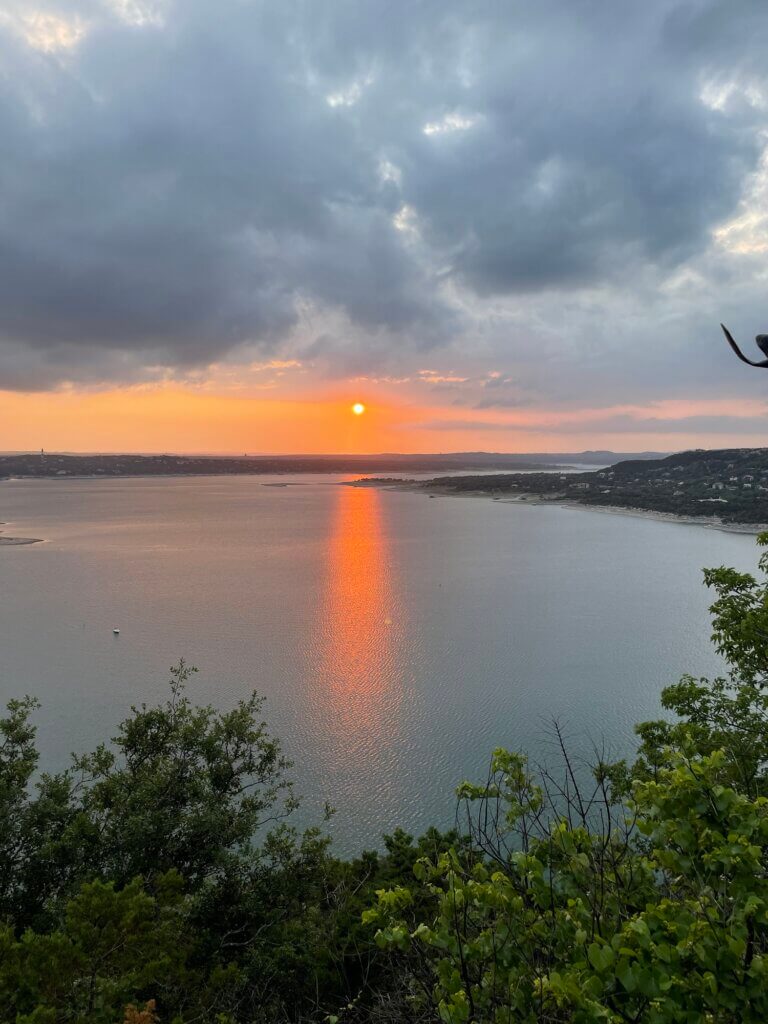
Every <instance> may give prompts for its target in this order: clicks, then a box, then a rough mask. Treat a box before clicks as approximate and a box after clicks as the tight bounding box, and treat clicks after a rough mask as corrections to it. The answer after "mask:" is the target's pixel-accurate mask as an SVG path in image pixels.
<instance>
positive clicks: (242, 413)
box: [0, 384, 767, 454]
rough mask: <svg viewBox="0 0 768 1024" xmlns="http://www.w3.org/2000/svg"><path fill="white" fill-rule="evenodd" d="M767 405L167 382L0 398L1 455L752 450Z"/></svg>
mask: <svg viewBox="0 0 768 1024" xmlns="http://www.w3.org/2000/svg"><path fill="white" fill-rule="evenodd" d="M360 407H362V411H358V410H359V409H360ZM766 408H767V405H766V401H765V399H763V398H762V397H753V398H747V399H743V400H741V401H738V402H736V401H733V400H731V399H716V400H702V399H700V400H695V401H692V400H668V401H660V402H655V403H653V404H650V405H641V404H613V403H611V404H608V405H604V406H588V407H582V408H574V407H560V408H558V407H549V408H544V407H536V408H527V407H525V408H520V409H512V410H507V409H500V410H471V411H469V412H467V411H464V410H457V408H456V406H455V405H451V404H448V403H447V402H445V401H444V400H443V401H441V400H440V394H439V393H437V394H436V393H435V392H434V391H428V390H422V391H419V390H418V389H417V388H415V387H411V388H400V389H397V388H396V387H393V386H389V387H386V386H381V387H380V388H379V390H378V393H377V395H376V400H375V402H374V401H371V402H367V403H365V404H363V403H362V402H359V401H354V400H353V401H350V400H349V399H348V398H346V397H345V396H344V395H343V394H338V393H335V394H334V393H332V392H329V391H328V389H326V388H322V387H317V388H315V389H312V388H309V387H307V388H305V389H304V391H303V392H301V393H299V394H297V395H290V394H282V395H278V394H276V395H274V396H272V395H270V396H269V397H265V396H261V395H252V396H248V395H242V394H238V393H237V392H233V391H232V390H231V389H230V390H229V391H225V390H223V389H222V390H220V391H218V392H217V390H216V389H215V388H211V389H208V388H207V387H206V388H203V387H195V388H190V387H188V386H186V387H184V386H176V385H171V384H168V385H151V386H149V385H144V386H140V387H131V388H122V389H107V390H93V391H85V392H83V391H79V390H77V389H74V388H72V389H67V390H60V391H55V392H52V393H42V392H37V393H35V392H32V393H23V392H0V432H1V434H2V439H3V441H2V447H3V449H4V450H5V451H24V450H31V451H36V450H37V451H39V450H40V448H45V449H46V450H59V451H70V452H94V451H101V452H110V451H114V452H165V451H183V452H206V453H212V454H216V453H221V454H231V453H243V452H248V453H251V454H255V453H288V452H307V453H323V452H339V453H350V454H364V453H366V452H377V451H400V452H435V451H475V450H485V451H500V452H515V451H519V452H531V451H543V452H546V451H579V450H582V449H587V448H603V447H606V448H613V449H614V450H616V451H627V450H630V451H631V450H643V449H651V450H657V451H673V450H680V449H681V448H685V447H690V448H692V447H699V446H701V445H702V443H707V442H708V443H710V444H713V445H714V444H717V445H719V446H720V447H739V446H744V445H759V444H761V443H763V440H764V435H763V434H762V432H761V429H760V425H759V424H760V421H761V419H762V418H764V417H765V416H766ZM718 420H720V421H722V422H723V423H724V424H727V427H726V428H725V429H723V430H722V431H721V432H719V433H714V432H713V426H714V424H716V422H717V421H718ZM702 425H704V426H705V427H706V433H705V434H702ZM742 425H743V426H742Z"/></svg>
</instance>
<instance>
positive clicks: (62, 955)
mask: <svg viewBox="0 0 768 1024" xmlns="http://www.w3.org/2000/svg"><path fill="white" fill-rule="evenodd" d="M758 540H759V544H760V545H761V546H762V547H763V548H765V547H767V546H768V534H762V535H760V537H759V538H758ZM759 566H760V573H761V575H760V576H758V577H755V576H753V575H751V574H745V573H740V572H737V571H736V570H734V569H730V568H725V567H720V568H716V569H708V570H705V573H704V578H705V583H706V585H707V586H708V587H710V588H711V589H712V591H713V593H714V596H715V600H714V604H713V605H712V609H711V610H712V616H713V642H714V644H715V647H716V648H717V650H718V651H719V652H720V653H721V654H722V656H723V657H724V659H725V663H726V664H727V667H728V674H727V676H725V677H723V678H719V679H715V680H711V681H710V680H706V679H694V678H691V677H685V678H683V679H682V680H681V681H680V682H678V683H676V684H674V685H671V686H669V687H668V688H667V689H666V690H665V691H664V692H663V694H662V698H661V704H662V709H663V717H661V718H660V719H659V720H658V721H653V722H645V723H642V724H640V725H638V726H637V728H636V732H637V741H638V746H637V755H636V757H635V759H634V760H633V761H632V762H624V761H621V762H610V763H608V762H605V761H603V760H602V759H601V758H600V757H599V755H595V756H593V757H592V758H591V759H589V764H587V762H586V761H585V760H584V758H583V756H582V755H583V754H584V752H583V751H575V750H571V749H569V748H568V746H567V744H566V743H564V742H561V743H560V745H559V750H560V753H559V757H558V758H557V761H556V763H555V764H549V765H548V766H539V765H536V764H534V763H532V762H531V761H529V760H528V759H527V758H526V757H525V755H524V754H523V753H521V752H512V751H506V750H497V751H495V752H494V753H493V755H492V758H491V764H490V770H489V773H488V776H487V778H486V779H485V780H484V781H482V782H481V783H480V784H475V783H464V784H462V785H461V786H460V787H459V790H458V814H457V818H456V828H455V829H454V830H452V831H448V832H440V831H437V830H435V829H432V830H430V831H428V832H427V833H426V834H425V835H424V836H422V837H420V838H418V839H414V838H412V837H410V836H408V835H405V834H404V833H403V832H395V833H394V834H393V835H391V836H388V837H386V838H385V840H384V849H383V851H382V852H373V851H367V852H364V851H360V854H359V856H357V857H356V858H354V859H351V860H342V859H340V858H338V857H336V856H335V855H334V851H333V849H332V847H331V845H330V842H329V840H328V839H327V837H326V836H325V835H324V831H323V823H322V822H319V823H318V825H317V827H316V828H311V829H309V830H306V831H301V832H300V831H298V830H297V829H296V828H294V827H293V826H292V825H291V814H292V811H293V810H294V809H295V806H296V800H295V799H294V796H293V785H292V782H291V781H290V773H291V770H292V766H291V765H290V764H289V763H288V762H287V761H286V759H285V757H284V756H283V754H282V752H281V747H280V744H279V742H278V741H277V740H276V739H275V738H274V737H273V736H272V735H271V733H270V732H269V729H268V727H267V725H266V724H265V722H264V721H262V717H261V716H262V701H261V699H260V698H259V697H258V696H257V695H253V696H252V697H251V698H249V699H248V700H246V701H243V702H241V703H239V704H238V705H237V707H235V708H234V709H233V710H231V711H226V712H224V711H217V710H216V709H214V708H212V707H198V706H196V704H195V703H194V701H193V700H192V697H191V694H192V693H193V692H194V685H193V682H194V681H193V673H194V669H191V668H189V667H187V666H186V665H185V664H184V663H180V664H179V665H177V666H176V667H175V668H174V669H173V670H172V672H171V680H170V690H169V695H168V699H167V701H166V702H165V703H164V704H162V705H160V706H157V707H147V706H142V707H139V708H134V709H133V711H132V713H131V715H130V717H128V718H127V719H126V721H124V722H123V723H122V725H121V726H120V728H119V731H118V733H117V736H116V737H115V738H114V739H113V740H111V741H110V742H105V744H104V745H102V746H100V747H98V748H97V749H96V750H95V751H93V752H92V753H89V754H85V755H82V756H78V757H75V758H74V759H73V761H72V764H71V766H70V767H69V768H68V769H67V770H65V771H62V772H60V773H58V774H39V772H38V767H37V766H38V751H37V747H36V740H35V728H34V716H35V709H36V704H35V701H34V700H33V699H32V698H30V697H19V699H17V700H13V701H11V702H10V703H9V704H8V707H7V712H6V714H5V717H4V718H3V719H2V721H1V722H0V919H1V922H2V926H1V927H0V1024H70V1022H71V1024H121V1022H131V1024H152V1022H162V1024H172V1022H178V1024H182V1022H183V1024H198V1022H203V1024H279V1022H286V1024H288V1022H292V1024H300V1022H307V1024H308V1022H316V1024H320V1022H324V1024H363V1022H374V1024H377V1022H378V1024H385V1022H392V1024H395V1022H398V1024H433V1022H434V1024H437V1022H440V1021H442V1022H446V1024H465V1022H467V1024H469V1022H475V1024H500V1022H510V1024H513V1022H514V1024H517V1022H523V1024H528V1022H531V1024H533V1022H536V1024H544V1022H547V1024H551V1022H556V1024H559V1022H562V1024H566V1022H572V1024H587V1022H606V1024H628V1022H636V1024H758V1022H763V1021H765V1020H768V696H766V691H765V685H766V680H767V678H768V583H766V579H765V574H766V572H768V553H763V554H762V556H761V558H760V563H759ZM619 671H620V669H619ZM620 685H621V680H620V679H617V687H619V686H620ZM553 731H554V734H555V736H557V737H559V733H558V730H557V727H556V726H553ZM423 770H424V773H425V776H426V775H427V774H428V773H429V771H430V766H429V764H427V763H425V764H424V767H423ZM299 777H300V766H299ZM327 796H328V799H329V800H330V801H331V802H332V801H333V797H334V794H333V793H329V794H327ZM343 811H344V809H343V808H340V810H339V813H343ZM329 813H330V812H329Z"/></svg>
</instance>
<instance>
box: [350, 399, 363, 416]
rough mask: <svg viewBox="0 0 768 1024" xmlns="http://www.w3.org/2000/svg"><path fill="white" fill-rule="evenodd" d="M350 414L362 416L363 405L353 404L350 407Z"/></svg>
mask: <svg viewBox="0 0 768 1024" xmlns="http://www.w3.org/2000/svg"><path fill="white" fill-rule="evenodd" d="M352 412H353V413H354V414H355V416H362V415H363V413H364V412H365V406H364V405H363V403H362V402H355V404H354V405H353V406H352Z"/></svg>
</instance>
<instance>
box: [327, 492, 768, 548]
mask: <svg viewBox="0 0 768 1024" xmlns="http://www.w3.org/2000/svg"><path fill="white" fill-rule="evenodd" d="M343 486H346V487H376V488H378V489H379V490H383V491H408V492H410V493H412V494H422V495H424V496H425V497H428V498H429V497H432V498H434V497H440V498H484V499H485V500H486V501H489V500H490V501H494V502H496V503H498V504H502V505H536V506H539V507H540V506H549V507H556V508H566V509H572V510H573V511H581V512H584V511H588V512H602V513H605V514H606V515H613V516H631V517H633V518H636V519H652V520H656V521H657V522H660V523H679V524H681V525H684V526H686V525H687V526H702V527H704V528H705V529H708V530H721V531H722V532H724V533H745V534H752V535H755V534H758V533H762V532H763V531H764V530H768V523H724V522H722V520H721V519H719V518H718V517H717V516H686V515H678V514H676V513H674V512H655V511H653V509H644V508H633V507H632V506H631V505H590V504H589V503H588V502H586V501H585V502H576V501H571V500H569V499H567V498H566V499H560V498H548V497H546V495H543V494H538V493H535V492H529V493H523V494H516V495H514V496H513V497H502V496H501V495H494V494H489V493H488V492H487V491H455V490H453V489H452V488H450V487H441V486H439V485H436V486H433V487H429V486H427V482H425V481H421V480H419V481H413V482H410V481H407V480H403V481H400V482H398V481H395V480H392V481H386V480H350V481H347V482H345V483H344V485H343Z"/></svg>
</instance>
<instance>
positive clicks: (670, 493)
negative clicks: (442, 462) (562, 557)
mask: <svg viewBox="0 0 768 1024" xmlns="http://www.w3.org/2000/svg"><path fill="white" fill-rule="evenodd" d="M422 486H424V487H425V488H433V489H435V488H439V489H440V490H442V491H447V492H468V491H471V492H475V493H483V494H489V495H491V496H492V497H502V496H503V495H505V494H509V495H520V496H521V497H524V496H526V495H534V496H536V497H539V498H543V499H551V500H553V501H562V500H564V499H565V500H567V501H569V502H570V501H574V502H579V503H581V504H585V505H602V506H616V507H620V508H630V509H642V510H644V511H649V512H663V513H667V514H671V515H677V516H686V517H690V516H694V517H708V518H712V517H715V518H716V519H718V520H719V521H720V522H722V523H732V524H736V523H741V524H748V525H756V524H760V525H761V526H762V525H763V524H768V448H722V449H715V450H711V451H710V450H707V449H697V450H694V451H687V452H677V453H675V454H674V455H667V456H664V457H662V458H658V459H636V458H635V459H625V460H623V461H622V462H617V463H616V464H615V465H606V466H604V467H603V468H601V469H597V470H591V471H588V472H585V473H572V474H570V475H565V474H561V473H558V472H551V471H550V472H543V473H541V472H536V473H526V474H522V473H517V474H515V473H503V474H497V475H487V474H486V475H484V476H481V475H479V474H478V475H475V474H472V475H471V476H461V477H458V476H456V477H440V478H437V479H435V480H432V481H430V482H429V483H427V484H424V485H422Z"/></svg>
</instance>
